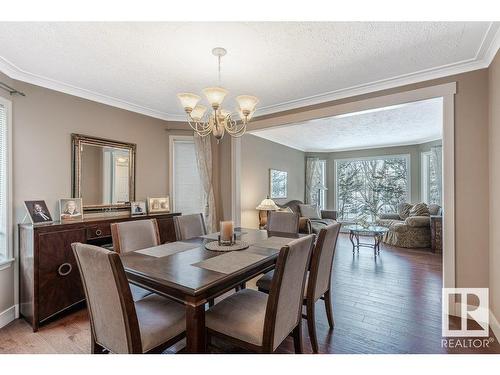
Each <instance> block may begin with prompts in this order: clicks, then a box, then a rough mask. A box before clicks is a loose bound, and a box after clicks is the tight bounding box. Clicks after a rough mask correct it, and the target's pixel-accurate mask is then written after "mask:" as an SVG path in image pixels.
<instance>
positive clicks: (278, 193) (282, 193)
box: [269, 169, 288, 199]
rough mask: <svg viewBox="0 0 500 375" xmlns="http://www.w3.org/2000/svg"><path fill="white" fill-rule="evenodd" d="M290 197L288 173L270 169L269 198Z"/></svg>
mask: <svg viewBox="0 0 500 375" xmlns="http://www.w3.org/2000/svg"><path fill="white" fill-rule="evenodd" d="M287 195H288V172H286V171H280V170H278V169H269V197H270V198H271V199H284V198H286V197H287Z"/></svg>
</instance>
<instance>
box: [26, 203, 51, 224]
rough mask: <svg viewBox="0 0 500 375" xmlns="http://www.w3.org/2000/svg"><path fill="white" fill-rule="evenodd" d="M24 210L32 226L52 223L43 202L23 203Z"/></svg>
mask: <svg viewBox="0 0 500 375" xmlns="http://www.w3.org/2000/svg"><path fill="white" fill-rule="evenodd" d="M24 205H25V207H26V210H28V215H29V217H30V219H31V222H32V223H33V224H48V223H52V216H50V212H49V209H48V208H47V205H46V204H45V201H42V200H37V201H24Z"/></svg>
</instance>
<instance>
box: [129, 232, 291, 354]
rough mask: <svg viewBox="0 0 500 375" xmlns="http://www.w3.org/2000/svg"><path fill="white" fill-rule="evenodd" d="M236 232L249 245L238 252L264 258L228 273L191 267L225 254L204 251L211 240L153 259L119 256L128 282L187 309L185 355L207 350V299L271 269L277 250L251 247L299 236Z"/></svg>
mask: <svg viewBox="0 0 500 375" xmlns="http://www.w3.org/2000/svg"><path fill="white" fill-rule="evenodd" d="M238 232H239V233H240V235H239V236H238V239H241V240H242V241H245V242H247V243H248V244H249V245H250V246H249V247H248V248H247V249H245V250H240V251H239V252H249V253H253V254H258V255H262V256H263V257H262V258H259V260H257V261H255V262H253V263H252V264H250V265H248V266H245V267H244V268H241V269H238V270H237V271H234V272H230V273H222V272H217V271H213V270H210V269H206V268H202V267H199V266H196V265H193V264H195V263H198V262H201V261H204V260H207V259H209V258H213V257H217V256H221V255H222V254H226V253H225V252H218V251H210V250H207V249H205V243H206V242H210V241H213V239H207V238H203V237H196V238H192V239H189V240H182V241H179V242H183V243H190V244H193V247H194V248H192V249H188V250H183V251H180V252H177V253H175V254H172V255H167V256H162V257H155V256H150V255H146V254H142V253H140V252H135V251H134V252H130V253H127V254H124V255H122V256H121V259H122V263H123V266H124V268H125V273H126V275H127V278H128V280H129V281H130V282H131V283H133V284H135V285H138V286H140V287H142V288H145V289H148V290H150V291H152V292H155V293H158V294H160V295H163V296H165V297H168V298H170V299H173V300H175V301H177V302H180V303H183V304H184V305H185V306H186V352H188V353H204V352H205V351H206V349H207V344H206V334H205V309H206V305H207V302H208V301H209V300H211V299H213V298H215V297H218V296H220V295H221V294H223V293H225V292H227V291H229V290H231V289H233V288H235V287H238V286H239V285H241V284H243V283H244V282H246V281H248V280H250V279H252V278H254V277H256V276H258V275H259V274H262V273H265V272H268V271H270V270H272V269H273V268H274V266H275V262H276V259H277V257H278V253H279V249H277V248H275V247H273V248H270V247H262V246H261V245H262V244H259V246H253V245H252V244H258V243H259V242H260V241H262V240H266V239H267V238H268V237H287V238H290V241H291V240H292V239H293V238H296V237H299V235H294V234H290V233H279V232H272V233H268V232H267V231H265V230H256V229H246V228H237V229H236V233H238ZM182 245H183V246H185V245H184V244H182Z"/></svg>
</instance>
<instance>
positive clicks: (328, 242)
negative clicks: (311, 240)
mask: <svg viewBox="0 0 500 375" xmlns="http://www.w3.org/2000/svg"><path fill="white" fill-rule="evenodd" d="M340 227H341V224H340V223H334V224H330V225H328V226H326V227H325V228H322V229H321V230H320V232H319V235H318V238H317V240H316V245H315V246H314V249H313V253H312V256H311V266H310V272H309V280H308V284H307V291H306V295H307V297H308V298H313V299H314V301H316V300H318V299H319V298H320V297H321V296H322V295H323V294H325V292H326V291H327V290H328V288H330V282H331V276H332V267H333V258H334V256H335V248H336V246H337V239H338V237H339V232H340Z"/></svg>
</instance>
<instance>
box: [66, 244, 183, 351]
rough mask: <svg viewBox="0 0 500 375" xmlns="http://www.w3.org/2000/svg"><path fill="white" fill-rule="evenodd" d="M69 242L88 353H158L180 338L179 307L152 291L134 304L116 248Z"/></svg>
mask: <svg viewBox="0 0 500 375" xmlns="http://www.w3.org/2000/svg"><path fill="white" fill-rule="evenodd" d="M71 246H72V248H73V253H74V254H75V258H76V261H77V264H78V268H79V270H80V274H81V277H82V284H83V288H84V291H85V297H86V299H87V309H88V312H89V316H90V329H91V338H92V341H91V347H92V353H94V354H102V353H105V352H106V351H107V352H111V353H117V354H121V353H161V352H162V351H164V350H165V349H166V348H168V347H169V346H172V345H173V344H175V343H176V342H178V341H179V340H181V339H182V338H184V337H185V331H186V317H185V309H184V306H183V305H181V304H178V303H177V302H173V301H170V300H168V299H166V298H163V297H161V296H159V295H156V294H153V295H151V296H148V297H146V298H144V299H141V300H139V301H136V302H134V301H133V300H132V294H131V292H130V288H129V284H128V282H127V277H126V275H125V270H124V269H123V265H122V263H121V260H120V256H119V255H118V254H117V253H116V252H114V251H109V250H107V249H104V248H102V247H97V246H92V245H87V244H81V243H73V244H72V245H71Z"/></svg>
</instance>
